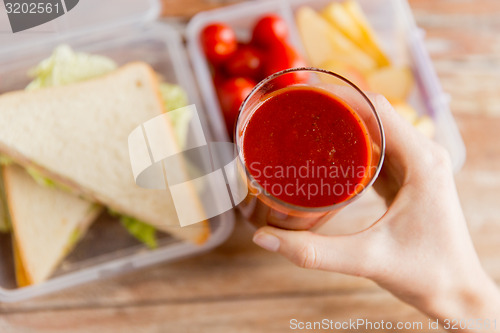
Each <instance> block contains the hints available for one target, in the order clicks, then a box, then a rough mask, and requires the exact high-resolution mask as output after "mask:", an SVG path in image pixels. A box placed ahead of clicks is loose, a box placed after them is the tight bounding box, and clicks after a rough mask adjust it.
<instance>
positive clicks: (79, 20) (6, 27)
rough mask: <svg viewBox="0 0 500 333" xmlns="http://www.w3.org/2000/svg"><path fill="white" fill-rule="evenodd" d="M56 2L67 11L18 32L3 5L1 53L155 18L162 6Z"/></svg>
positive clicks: (150, 0)
mask: <svg viewBox="0 0 500 333" xmlns="http://www.w3.org/2000/svg"><path fill="white" fill-rule="evenodd" d="M27 2H28V3H29V2H30V1H27ZM52 2H54V1H52ZM55 2H59V3H60V4H61V7H62V9H59V10H61V11H64V14H62V15H61V16H59V17H57V18H55V19H53V20H51V21H49V22H47V23H44V24H41V25H39V26H36V27H33V28H31V29H27V30H24V31H19V32H16V33H13V32H12V28H11V24H10V21H9V18H8V15H7V7H6V6H4V5H0V45H2V47H1V49H0V54H5V53H10V52H12V51H14V50H19V49H23V48H27V47H30V46H31V47H32V46H35V45H38V44H43V43H46V42H48V41H53V40H58V39H60V40H67V39H69V38H74V37H77V36H83V35H87V34H90V33H99V32H104V31H106V30H111V29H114V28H115V29H116V28H120V27H125V26H134V25H141V24H144V23H146V22H149V21H153V20H155V19H156V18H157V17H158V16H159V14H160V9H161V4H160V2H159V0H140V1H123V0H106V1H102V0H81V1H75V0H72V1H68V0H63V1H62V2H61V1H55ZM69 3H71V4H69ZM75 3H76V5H75ZM62 4H65V5H64V6H63V5H62ZM72 6H73V7H72ZM20 10H22V8H20ZM52 10H54V9H52Z"/></svg>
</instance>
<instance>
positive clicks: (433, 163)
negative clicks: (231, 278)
mask: <svg viewBox="0 0 500 333" xmlns="http://www.w3.org/2000/svg"><path fill="white" fill-rule="evenodd" d="M371 99H372V102H373V103H374V105H375V107H376V109H377V110H378V112H379V115H380V117H381V119H382V123H383V126H384V129H385V133H386V142H387V147H386V159H385V163H384V166H383V168H382V173H381V175H380V177H379V179H378V180H377V182H376V183H375V189H376V190H377V192H378V193H379V194H380V195H382V196H383V197H384V198H385V199H386V202H387V203H388V206H389V209H388V211H387V212H386V213H385V215H384V216H383V217H382V218H381V219H380V220H378V221H377V222H376V223H375V224H373V225H372V226H371V227H369V228H368V229H366V230H364V231H361V232H359V233H356V234H352V235H342V236H323V235H319V234H315V233H313V232H310V231H289V230H282V229H277V228H273V227H263V228H260V229H259V230H257V232H256V233H255V235H254V242H255V243H256V244H258V245H260V246H261V247H263V248H265V249H267V250H270V251H275V252H279V253H280V254H282V255H283V256H285V257H287V258H288V259H290V260H291V261H292V262H293V263H295V264H297V265H298V266H301V267H304V268H313V269H321V270H326V271H332V272H339V273H345V274H349V275H356V276H362V277H366V278H369V279H371V280H373V281H375V282H376V283H378V284H379V285H380V286H381V287H383V288H385V289H387V290H389V291H390V292H391V293H393V294H394V295H395V296H397V297H398V298H400V299H401V300H403V301H405V302H407V303H409V304H411V305H413V306H415V307H416V308H418V309H419V310H421V311H422V312H424V313H426V314H428V315H429V316H432V317H435V318H441V319H445V318H448V319H490V320H493V319H495V318H498V320H497V321H498V324H497V326H499V329H498V331H500V293H499V291H498V289H497V287H496V286H495V284H494V283H493V282H492V281H491V279H490V278H489V277H488V276H487V274H486V273H485V272H484V270H483V269H482V267H481V265H480V262H479V260H478V257H477V255H476V252H475V250H474V247H473V245H472V241H471V238H470V236H469V232H468V229H467V225H466V221H465V218H464V215H463V213H462V208H461V206H460V202H459V199H458V196H457V192H456V188H455V183H454V179H453V172H452V169H451V163H450V160H449V156H448V154H447V152H446V151H445V150H444V149H443V148H441V147H440V146H438V145H437V144H435V143H434V142H432V141H431V140H428V139H427V138H425V137H424V136H423V135H421V134H420V133H418V132H417V131H416V130H415V129H414V128H413V127H412V126H411V125H410V124H409V123H407V122H406V121H405V120H403V119H402V118H401V117H400V116H399V115H398V114H397V113H396V112H395V111H394V109H393V108H392V106H391V105H390V104H389V102H387V100H386V99H385V98H384V97H382V96H380V95H373V96H371ZM492 331H493V330H492Z"/></svg>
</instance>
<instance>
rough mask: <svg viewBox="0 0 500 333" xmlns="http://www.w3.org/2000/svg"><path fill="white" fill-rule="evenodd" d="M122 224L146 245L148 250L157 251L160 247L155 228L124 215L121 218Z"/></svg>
mask: <svg viewBox="0 0 500 333" xmlns="http://www.w3.org/2000/svg"><path fill="white" fill-rule="evenodd" d="M120 222H121V224H122V225H123V226H124V227H125V229H127V231H128V232H129V233H130V234H131V235H132V236H134V237H135V238H136V239H137V240H139V241H141V242H142V243H144V244H145V245H146V246H147V247H148V248H150V249H156V248H157V247H158V242H157V239H156V229H155V227H153V226H151V225H149V224H146V223H144V222H141V221H139V220H137V219H134V218H133V217H129V216H124V215H121V216H120Z"/></svg>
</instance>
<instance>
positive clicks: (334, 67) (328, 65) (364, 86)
mask: <svg viewBox="0 0 500 333" xmlns="http://www.w3.org/2000/svg"><path fill="white" fill-rule="evenodd" d="M319 68H323V69H326V70H328V71H330V72H334V73H336V74H339V75H341V76H343V77H345V78H346V79H348V80H349V81H351V82H352V83H354V84H355V85H356V86H357V87H358V88H359V89H361V90H368V89H369V87H368V83H367V82H366V79H365V76H364V75H363V73H361V72H360V71H359V70H358V69H356V68H355V67H353V66H352V65H349V64H346V63H344V62H340V61H334V60H330V61H327V62H325V63H323V64H322V65H321V66H320V67H319ZM322 77H323V76H322ZM325 79H326V80H324V81H325V82H326V83H334V84H339V83H341V82H340V81H339V80H336V79H334V78H330V79H327V78H326V77H325Z"/></svg>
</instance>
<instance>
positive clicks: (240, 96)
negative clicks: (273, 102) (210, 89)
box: [217, 77, 256, 136]
mask: <svg viewBox="0 0 500 333" xmlns="http://www.w3.org/2000/svg"><path fill="white" fill-rule="evenodd" d="M255 85H256V82H255V81H253V80H251V79H248V78H244V77H235V78H231V79H228V80H227V81H226V82H224V83H223V84H222V85H220V86H219V87H217V95H218V96H219V101H220V105H221V108H222V113H223V114H224V119H225V121H226V127H227V131H228V133H229V135H231V136H232V135H233V130H234V125H235V123H236V119H237V117H238V111H239V109H240V105H241V104H242V103H243V101H244V100H245V98H246V97H247V96H248V95H249V94H250V92H251V91H252V89H253V87H255Z"/></svg>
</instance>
